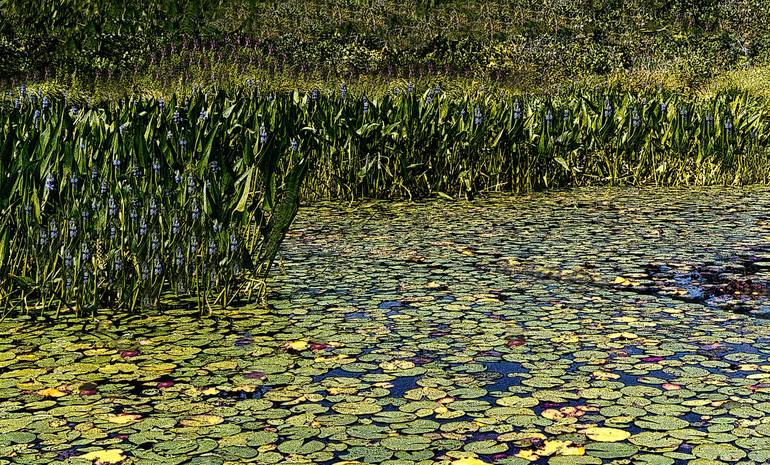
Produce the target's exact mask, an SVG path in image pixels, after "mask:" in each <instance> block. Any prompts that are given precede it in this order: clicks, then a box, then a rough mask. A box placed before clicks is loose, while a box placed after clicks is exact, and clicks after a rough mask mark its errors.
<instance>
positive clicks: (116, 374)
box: [0, 190, 770, 465]
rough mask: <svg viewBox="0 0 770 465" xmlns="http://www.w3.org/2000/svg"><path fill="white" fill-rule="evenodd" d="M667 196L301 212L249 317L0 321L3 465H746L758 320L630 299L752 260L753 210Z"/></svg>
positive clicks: (769, 449)
mask: <svg viewBox="0 0 770 465" xmlns="http://www.w3.org/2000/svg"><path fill="white" fill-rule="evenodd" d="M675 193H676V195H672V193H671V192H664V193H659V192H654V191H639V192H631V193H629V192H627V191H626V192H623V191H615V190H607V191H577V192H570V193H561V194H550V195H548V196H540V195H537V196H532V197H531V198H522V199H503V200H500V199H493V200H487V201H484V202H476V203H460V204H458V205H457V206H456V208H454V209H452V210H451V211H447V210H446V209H445V208H442V206H441V205H439V204H430V203H428V204H412V205H401V206H398V207H385V208H365V207H359V208H358V209H357V210H354V211H348V212H347V214H348V217H347V218H349V221H348V222H346V224H345V225H344V227H343V226H342V225H340V224H339V223H338V221H339V218H340V212H341V211H343V210H342V208H343V207H339V206H327V205H320V206H317V207H314V208H312V209H308V210H306V211H304V212H300V215H299V218H298V221H297V223H296V227H295V229H294V230H293V231H292V232H290V233H289V236H288V238H287V241H286V242H285V249H286V260H287V261H288V265H289V266H287V268H286V273H285V274H282V275H279V276H277V277H276V282H275V284H274V286H273V287H272V290H273V291H272V292H273V294H272V296H271V297H272V298H271V300H270V302H271V303H272V305H271V307H270V308H262V307H254V308H238V309H229V310H225V311H223V312H222V314H221V315H220V316H219V317H218V318H216V319H205V318H204V319H200V318H198V316H197V315H196V314H194V313H191V312H189V311H186V310H184V309H179V310H169V311H167V312H164V313H159V312H149V313H147V314H146V315H143V316H142V318H136V317H134V318H129V317H124V318H122V319H107V318H106V317H104V316H101V317H99V318H98V319H97V320H96V321H97V322H96V323H89V326H88V327H87V328H86V329H85V330H83V323H82V321H79V320H76V319H74V318H69V317H67V318H62V319H61V320H58V321H56V322H55V323H50V324H47V325H44V324H39V323H38V324H31V323H32V322H29V323H30V324H23V325H21V326H20V325H19V323H20V322H21V323H24V322H25V320H24V319H23V318H22V319H21V320H20V321H14V322H8V321H6V322H3V323H0V396H2V401H1V403H0V406H1V407H2V411H3V412H5V413H4V415H2V416H0V457H2V459H0V460H6V461H9V462H14V461H15V462H24V461H32V460H33V459H34V460H39V461H49V462H53V461H55V460H71V461H73V463H74V461H77V460H80V459H79V457H81V458H82V457H84V456H85V457H86V458H85V459H83V460H81V461H83V462H85V463H91V462H89V461H87V460H88V458H90V457H97V454H105V455H103V457H115V458H120V459H121V460H122V461H123V462H125V463H148V464H149V463H183V462H187V461H190V462H191V463H220V464H223V463H225V462H228V461H229V462H235V463H238V462H244V461H249V460H251V461H254V462H255V463H290V462H297V463H319V464H323V465H327V464H329V465H330V464H335V463H340V462H342V463H345V462H346V461H347V462H348V463H349V462H359V463H370V464H380V463H382V464H390V463H393V462H394V461H397V462H398V463H404V464H419V463H438V464H446V465H451V464H455V465H480V464H488V465H493V464H515V465H525V464H528V463H535V464H541V463H543V464H545V463H547V464H549V465H550V464H557V465H558V464H564V465H567V464H575V463H586V464H613V463H626V462H628V463H631V464H649V463H653V464H657V463H668V464H679V463H688V462H690V463H695V464H700V463H714V462H713V461H719V462H723V463H735V462H740V461H741V460H743V461H755V462H759V463H762V461H764V460H766V459H767V457H768V456H769V455H770V422H769V421H768V414H770V388H768V374H770V362H768V359H769V358H770V337H768V332H767V325H768V322H767V321H766V320H763V319H758V318H752V317H750V316H747V315H743V314H738V313H735V312H732V311H729V309H724V308H722V307H721V306H720V304H719V303H712V302H711V301H709V300H708V299H705V300H700V301H699V300H683V299H681V298H680V297H681V296H677V295H675V294H673V293H671V294H667V293H663V292H654V291H650V292H646V291H645V292H640V289H642V288H644V287H655V286H657V287H658V288H664V287H665V286H664V282H665V281H666V280H668V284H669V285H671V286H677V285H678V284H677V281H676V279H677V274H676V272H674V271H673V270H676V269H677V268H676V267H672V268H671V269H670V270H669V271H670V273H669V274H668V275H666V274H658V275H655V276H654V278H655V279H652V278H651V277H650V274H648V271H649V267H647V265H649V264H660V265H661V266H666V265H662V264H663V263H671V264H677V263H678V264H684V263H688V264H690V266H691V267H693V268H695V267H698V266H701V265H702V264H705V263H712V262H713V263H714V264H715V265H714V266H722V267H723V268H727V267H728V266H729V265H730V264H731V263H732V264H735V263H739V262H740V260H738V261H736V262H732V261H731V259H736V258H738V259H740V257H746V256H757V257H759V256H761V255H764V254H766V253H768V251H766V250H765V249H764V247H765V245H764V243H763V241H762V237H764V236H765V235H768V234H767V230H768V228H770V224H767V222H766V220H764V219H763V218H762V215H765V211H766V210H767V208H768V206H770V200H768V197H767V195H766V191H764V190H748V191H739V192H736V191H731V192H726V191H721V190H707V191H702V192H697V191H675ZM737 199H741V202H740V203H739V204H740V207H738V208H737V209H736V210H732V211H731V209H733V208H736V207H735V205H736V204H738V202H736V200H737ZM415 222H417V224H416V225H415ZM350 224H352V227H351V226H350ZM394 235H397V237H398V238H399V240H398V241H393V237H394ZM533 238H536V239H537V240H533ZM650 238H656V239H657V240H655V241H652V240H651V239H650ZM325 244H330V245H333V246H334V247H335V248H334V249H332V250H333V252H334V254H331V253H330V254H328V255H324V254H319V253H318V250H324V248H323V247H322V246H323V245H325ZM414 251H419V255H420V257H421V258H420V259H419V260H415V259H414V257H415V256H416V255H415V254H413V252H414ZM467 251H472V254H466V253H464V252H467ZM299 264H304V265H305V266H299ZM719 264H721V265H719ZM535 267H537V268H538V269H540V270H550V271H551V272H552V273H551V274H548V275H545V277H542V278H538V277H536V276H535V275H533V274H532V273H529V271H528V269H529V268H535ZM680 268H682V267H680ZM512 269H513V270H519V272H511V270H512ZM659 269H660V268H656V270H659ZM557 271H558V272H559V273H556V272H557ZM656 273H657V272H656ZM758 273H760V276H755V277H754V278H753V279H755V280H758V281H761V280H762V279H763V276H764V274H762V273H764V272H762V271H758ZM573 275H579V279H572V280H570V279H567V278H568V277H570V276H573ZM533 276H535V277H533ZM537 276H541V275H537ZM619 276H620V277H624V279H628V280H630V281H634V282H638V283H639V285H638V286H631V285H629V286H626V285H622V284H621V283H618V284H615V283H614V280H615V278H617V277H619ZM589 278H590V279H589ZM598 284H601V285H598ZM653 284H654V285H655V286H653ZM395 303H398V305H396V304H395ZM383 304H385V305H383ZM351 316H353V317H351ZM512 341H513V343H512ZM43 418H44V419H43ZM87 454H92V455H87ZM106 454H110V455H106ZM100 457H102V456H100ZM121 457H125V459H122V458H121ZM118 463H121V462H118Z"/></svg>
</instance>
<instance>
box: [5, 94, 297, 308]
mask: <svg viewBox="0 0 770 465" xmlns="http://www.w3.org/2000/svg"><path fill="white" fill-rule="evenodd" d="M20 97H21V99H20V101H21V100H23V102H24V103H23V104H19V105H18V107H16V108H13V107H11V108H9V109H4V110H3V111H2V112H0V136H1V139H0V178H2V179H3V183H2V184H1V185H0V213H1V214H0V218H1V220H0V280H1V281H0V302H2V304H0V305H2V307H3V308H4V309H5V310H13V309H15V308H18V307H19V306H23V307H24V308H25V309H27V310H29V309H30V308H35V309H37V310H39V311H41V312H46V311H48V310H49V309H52V308H54V309H56V310H57V313H58V310H60V309H61V308H63V307H67V308H69V309H70V310H73V311H75V312H77V313H79V314H88V313H90V312H95V311H96V310H97V309H99V308H104V307H117V308H126V309H129V310H137V309H139V308H143V307H148V306H156V305H157V304H158V303H159V301H160V299H161V297H162V295H163V294H164V293H167V292H173V293H174V294H175V295H177V296H184V295H192V296H195V297H197V298H198V299H199V300H198V305H199V306H200V308H201V310H203V309H209V308H210V306H211V305H213V304H216V303H220V304H223V305H227V304H229V303H230V302H232V301H233V300H234V299H236V298H239V297H244V296H251V295H254V296H260V295H262V292H263V291H264V286H263V284H264V282H263V280H262V278H263V277H264V276H265V275H266V273H267V272H268V271H269V267H270V264H271V262H272V260H273V258H274V257H275V254H276V252H277V248H278V245H279V244H280V241H281V240H282V238H283V235H284V234H285V233H286V230H287V229H288V226H289V224H290V223H291V221H292V220H293V217H294V215H295V214H296V211H297V208H298V197H297V196H298V191H299V186H300V184H301V182H302V179H303V178H304V175H305V171H306V170H305V167H306V164H305V163H304V161H303V159H302V156H301V151H302V150H303V149H304V148H305V146H306V145H307V143H303V144H302V146H301V147H300V146H299V144H298V143H297V142H296V140H295V142H294V143H292V142H291V138H290V137H288V135H289V134H292V137H295V138H299V137H300V135H301V133H302V130H303V129H302V127H301V126H297V125H296V124H297V123H298V122H299V121H300V119H299V118H296V117H295V115H293V114H292V110H293V109H294V108H295V106H294V105H293V104H292V102H291V101H287V100H285V99H282V100H267V99H258V98H256V96H254V95H248V94H247V95H239V96H238V98H237V99H235V100H232V99H229V98H227V97H226V96H225V95H223V94H217V95H204V94H202V93H196V94H193V95H190V96H187V97H184V98H183V99H182V98H180V99H177V98H172V99H170V100H169V101H163V100H160V101H155V100H149V101H139V100H123V101H120V102H114V103H107V104H103V105H94V106H90V105H88V104H86V103H84V102H83V103H79V102H77V103H76V102H71V101H68V100H67V98H66V96H60V97H56V98H53V97H48V96H45V95H42V94H35V93H29V94H28V93H27V92H26V90H22V91H21V94H20ZM279 169H282V172H281V173H282V174H281V180H282V181H283V182H282V183H279V182H278V181H277V176H278V172H279Z"/></svg>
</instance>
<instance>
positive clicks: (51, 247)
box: [0, 84, 770, 312]
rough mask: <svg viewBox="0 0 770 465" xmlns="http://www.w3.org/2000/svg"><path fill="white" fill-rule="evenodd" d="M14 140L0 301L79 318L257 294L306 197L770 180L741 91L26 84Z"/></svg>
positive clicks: (765, 150) (763, 121) (0, 156)
mask: <svg viewBox="0 0 770 465" xmlns="http://www.w3.org/2000/svg"><path fill="white" fill-rule="evenodd" d="M0 136H2V139H1V140H0V142H1V145H0V177H2V179H3V180H4V182H3V184H2V186H0V212H1V213H2V215H1V216H0V217H1V218H2V223H0V258H1V259H2V270H1V271H2V276H3V279H4V281H3V283H2V285H0V292H2V294H1V295H0V301H2V302H3V305H5V306H6V307H11V308H14V307H16V306H17V305H20V304H23V305H31V306H33V307H37V308H39V309H48V308H51V307H57V308H61V307H62V306H66V307H70V308H72V309H73V310H75V311H77V312H87V311H93V310H95V309H97V308H100V307H104V306H126V307H127V308H129V309H136V308H139V307H142V306H151V305H156V304H157V303H158V302H159V301H160V299H161V297H162V295H163V294H164V293H165V292H174V293H176V294H178V295H184V294H191V295H195V296H198V297H199V305H200V306H201V308H203V307H205V306H206V305H210V304H212V303H215V302H219V303H223V304H227V303H229V302H230V301H232V299H234V298H237V297H242V296H244V295H251V294H252V292H253V291H255V290H256V291H257V292H258V293H259V292H261V291H262V290H263V289H264V288H263V284H264V283H263V281H262V280H261V278H262V277H264V276H265V274H266V273H267V271H268V269H269V264H270V263H271V262H272V260H273V258H274V256H275V254H276V252H277V250H278V247H279V245H280V242H281V240H282V239H283V236H284V234H285V233H286V230H287V229H288V228H289V226H290V224H291V221H292V219H293V217H294V214H295V213H296V209H297V207H298V198H299V194H300V192H303V193H304V195H305V196H307V197H311V198H333V199H344V198H362V197H370V198H371V197H386V198H404V197H406V198H419V197H425V196H432V195H439V196H444V197H450V196H451V197H455V196H462V197H472V196H473V195H475V194H476V193H478V192H481V191H490V190H496V191H512V192H522V191H530V190H534V189H540V188H545V187H563V186H580V185H591V184H635V185H642V184H654V185H693V184H697V185H704V184H747V183H757V182H768V181H769V180H770V157H769V156H768V155H770V117H768V115H767V113H765V112H764V110H763V107H761V106H758V105H756V104H755V103H754V102H753V101H752V100H751V99H750V98H749V97H748V96H747V95H745V94H736V95H732V94H725V95H719V96H717V97H715V98H713V99H708V100H704V101H695V100H688V99H687V98H684V97H681V96H678V95H674V94H666V93H662V92H659V93H650V94H648V95H642V96H640V95H634V94H628V93H620V92H613V91H610V92H607V93H599V92H596V93H589V92H583V91H578V90H575V91H572V92H569V93H565V94H561V95H559V96H555V97H552V98H545V97H536V96H521V95H507V94H498V93H483V92H479V93H466V94H463V95H450V94H447V93H445V92H444V91H443V90H442V89H440V88H430V89H428V90H427V91H425V92H424V93H418V92H416V91H415V90H414V89H413V88H411V87H410V86H408V87H406V88H398V87H396V88H394V89H393V90H392V92H391V93H390V94H387V95H381V96H373V97H366V96H353V95H351V94H349V93H348V90H347V88H346V86H345V85H344V84H343V85H342V86H341V87H340V89H339V91H338V92H336V93H334V94H331V95H329V94H322V93H320V92H318V91H312V92H309V93H307V94H301V93H298V92H293V93H290V94H285V95H271V94H260V92H259V91H258V90H256V89H255V88H253V87H246V88H244V89H242V90H241V91H239V92H237V93H235V94H227V93H225V92H222V91H220V92H212V93H207V92H203V91H196V92H195V93H193V94H191V95H182V96H178V97H176V96H175V97H173V98H170V99H169V100H168V101H166V100H163V99H159V100H155V99H149V100H147V99H145V100H140V99H129V100H126V99H123V100H120V101H117V102H105V103H98V104H96V103H95V104H93V105H92V104H91V103H89V102H87V101H86V102H74V101H71V100H68V98H67V96H66V95H62V96H56V97H53V96H50V97H49V96H46V95H44V94H43V93H42V92H40V91H34V92H33V91H31V90H28V89H26V88H25V87H20V88H19V89H18V90H17V95H14V96H11V97H7V96H6V97H5V100H4V102H3V109H2V112H0ZM306 171H307V172H308V176H307V182H305V183H304V185H303V184H302V181H303V179H304V178H305V172H306ZM279 191H281V192H283V194H282V195H279V194H277V193H278V192H279ZM27 302H34V304H27Z"/></svg>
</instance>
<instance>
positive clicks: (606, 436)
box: [585, 427, 631, 442]
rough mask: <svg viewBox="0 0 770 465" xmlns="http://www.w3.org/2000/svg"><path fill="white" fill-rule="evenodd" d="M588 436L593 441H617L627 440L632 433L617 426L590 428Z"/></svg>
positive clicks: (587, 431) (587, 432)
mask: <svg viewBox="0 0 770 465" xmlns="http://www.w3.org/2000/svg"><path fill="white" fill-rule="evenodd" d="M585 433H586V436H588V439H591V440H592V441H598V442H617V441H625V440H626V439H628V438H630V437H631V433H629V432H628V431H626V430H622V429H617V428H599V427H594V428H588V429H587V430H586V431H585Z"/></svg>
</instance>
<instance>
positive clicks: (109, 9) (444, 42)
mask: <svg viewBox="0 0 770 465" xmlns="http://www.w3.org/2000/svg"><path fill="white" fill-rule="evenodd" d="M769 53H770V9H768V8H767V5H766V2H765V1H763V0H732V1H729V2H721V1H713V0H709V1H705V2H691V1H687V0H673V1H666V2H663V1H659V0H633V1H622V2H621V1H614V0H602V1H577V2H575V1H563V0H546V1H533V0H527V1H520V2H509V1H503V0H494V1H485V2H461V1H457V0H444V1H439V0H433V1H419V2H418V1H415V0H411V1H407V2H403V1H395V0H371V1H364V0H344V1H337V0H334V1H332V0H311V1H247V0H195V1H192V0H164V1H159V0H152V1H138V0H121V1H117V0H111V1H106V2H103V1H93V0H86V1H82V0H81V1H74V0H46V1H42V2H14V1H10V0H0V78H2V77H3V76H4V77H6V78H13V77H18V78H21V77H25V76H26V78H28V79H34V78H36V77H37V78H40V79H43V78H46V77H47V78H51V77H59V78H65V77H67V78H72V77H73V76H74V77H76V78H82V79H83V80H84V81H85V82H88V81H91V80H93V78H94V77H99V78H101V79H103V78H108V77H111V78H118V79H121V80H127V81H131V80H133V79H135V78H136V77H137V76H139V77H141V76H145V75H146V76H149V77H152V78H154V79H156V81H160V82H161V83H162V82H165V83H167V84H168V83H173V82H176V81H178V80H179V79H182V80H187V81H188V82H193V81H195V80H200V79H201V78H205V79H206V80H209V79H212V78H214V79H228V78H231V77H233V76H240V75H242V74H243V73H245V72H248V73H249V74H252V75H255V76H257V75H262V76H264V78H265V79H283V78H285V77H288V78H296V77H297V76H316V77H319V78H321V79H323V78H334V79H335V80H339V79H346V80H351V79H353V78H356V77H361V76H373V77H378V76H390V77H397V76H401V77H406V78H412V79H416V78H418V77H420V76H428V75H433V76H435V75H437V74H440V75H444V76H454V77H471V78H478V79H492V80H499V81H502V82H507V83H510V84H512V85H514V86H516V87H518V88H520V89H529V88H542V87H545V86H552V85H554V84H558V83H563V82H565V81H567V82H569V81H571V80H574V79H579V80H586V79H590V78H591V77H592V76H608V75H615V74H618V73H620V74H622V75H626V76H628V78H629V79H633V78H634V76H646V77H647V78H650V79H653V80H666V81H668V80H672V79H673V80H675V81H677V82H676V84H677V85H681V86H689V85H692V84H695V83H698V82H699V81H703V80H705V79H708V78H709V77H712V76H713V75H714V73H715V72H718V71H720V70H729V69H736V68H741V67H744V66H747V65H761V64H766V63H767V62H768V56H769V55H768V54H769Z"/></svg>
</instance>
